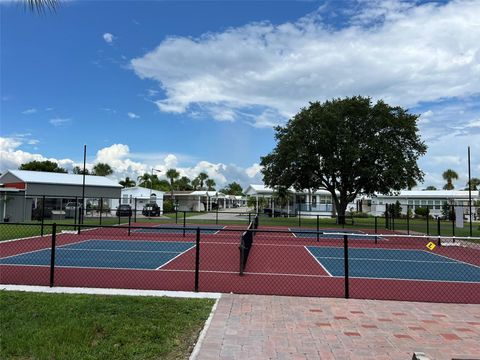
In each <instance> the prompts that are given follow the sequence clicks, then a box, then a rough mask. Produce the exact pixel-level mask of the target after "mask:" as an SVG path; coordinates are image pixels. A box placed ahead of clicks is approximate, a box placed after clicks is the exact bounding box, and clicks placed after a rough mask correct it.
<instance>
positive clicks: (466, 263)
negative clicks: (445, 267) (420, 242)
mask: <svg viewBox="0 0 480 360" xmlns="http://www.w3.org/2000/svg"><path fill="white" fill-rule="evenodd" d="M420 251H424V252H426V253H428V254H432V255H436V256H440V257H443V258H445V259H449V260H453V261H455V262H458V263H462V264H465V265H470V266H474V267H477V268H479V269H480V266H479V265H475V264H470V263H468V262H465V261H462V260H457V259H455V258H451V257H448V256H445V255H441V254H436V253H432V252H429V251H427V250H423V249H421V250H420Z"/></svg>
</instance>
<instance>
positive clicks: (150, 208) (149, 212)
mask: <svg viewBox="0 0 480 360" xmlns="http://www.w3.org/2000/svg"><path fill="white" fill-rule="evenodd" d="M142 214H143V215H144V216H160V207H159V206H158V205H157V204H156V203H151V204H147V205H145V206H144V207H143V210H142Z"/></svg>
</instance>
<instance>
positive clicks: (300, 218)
mask: <svg viewBox="0 0 480 360" xmlns="http://www.w3.org/2000/svg"><path fill="white" fill-rule="evenodd" d="M298 227H302V212H301V210H300V208H299V209H298Z"/></svg>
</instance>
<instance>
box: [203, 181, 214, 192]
mask: <svg viewBox="0 0 480 360" xmlns="http://www.w3.org/2000/svg"><path fill="white" fill-rule="evenodd" d="M205 185H207V190H208V191H215V185H217V184H215V180H213V179H207V180H206V181H205Z"/></svg>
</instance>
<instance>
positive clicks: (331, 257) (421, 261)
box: [318, 256, 458, 264]
mask: <svg viewBox="0 0 480 360" xmlns="http://www.w3.org/2000/svg"><path fill="white" fill-rule="evenodd" d="M318 258H320V259H333V260H344V259H345V258H344V257H336V256H319V257H318ZM348 260H362V261H363V260H365V261H391V262H397V261H398V262H413V263H432V264H456V263H458V261H433V260H432V261H430V260H406V259H377V258H357V257H350V256H349V257H348Z"/></svg>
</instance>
